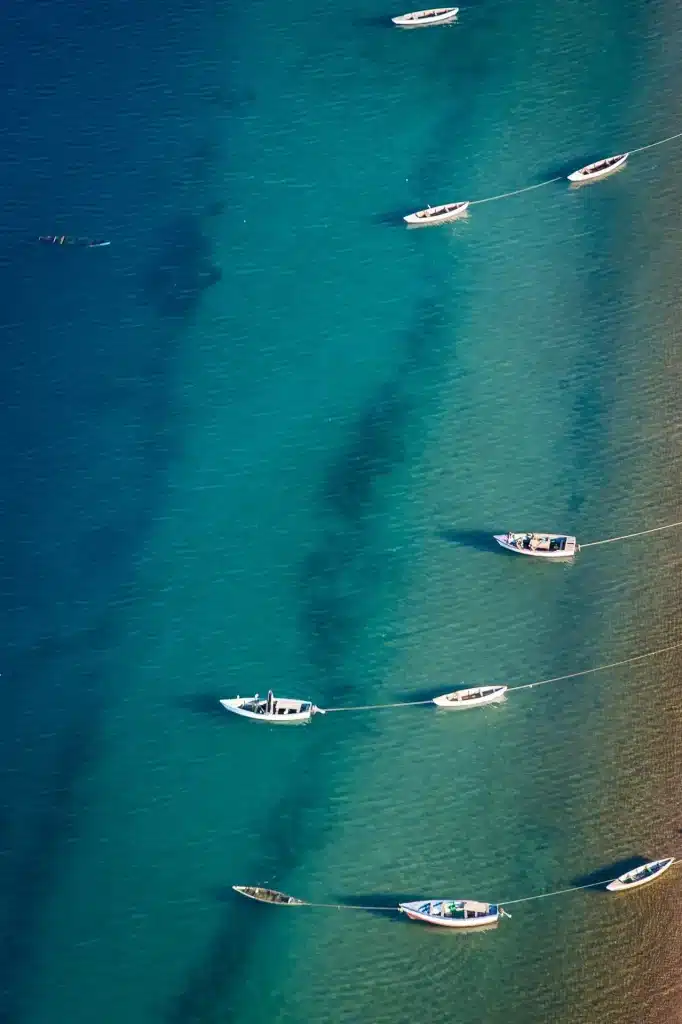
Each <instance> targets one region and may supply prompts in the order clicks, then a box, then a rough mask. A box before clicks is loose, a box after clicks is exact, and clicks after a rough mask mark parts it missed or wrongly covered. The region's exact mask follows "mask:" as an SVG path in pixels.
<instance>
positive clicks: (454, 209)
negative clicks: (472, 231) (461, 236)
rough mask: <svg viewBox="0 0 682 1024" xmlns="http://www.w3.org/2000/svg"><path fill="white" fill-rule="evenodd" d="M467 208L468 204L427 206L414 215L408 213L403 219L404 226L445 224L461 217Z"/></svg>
mask: <svg viewBox="0 0 682 1024" xmlns="http://www.w3.org/2000/svg"><path fill="white" fill-rule="evenodd" d="M468 207H469V203H468V202H467V203H445V204H444V205H443V206H427V208H426V209H425V210H417V212H416V213H408V215H407V217H403V220H404V221H405V223H406V224H409V225H411V226H413V225H415V224H418V225H419V226H420V227H426V225H427V224H428V225H434V226H435V225H436V224H447V223H448V221H451V220H456V219H457V218H458V217H462V216H463V215H464V214H465V213H466V212H467V209H468Z"/></svg>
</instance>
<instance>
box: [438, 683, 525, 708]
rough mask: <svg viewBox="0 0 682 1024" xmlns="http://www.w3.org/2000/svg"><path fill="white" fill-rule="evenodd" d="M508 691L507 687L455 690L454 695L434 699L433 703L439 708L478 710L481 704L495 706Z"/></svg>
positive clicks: (478, 687) (479, 687)
mask: <svg viewBox="0 0 682 1024" xmlns="http://www.w3.org/2000/svg"><path fill="white" fill-rule="evenodd" d="M507 690H508V687H507V686H470V687H469V689H467V690H453V692H452V693H444V694H443V695H442V696H440V697H434V698H433V703H434V704H437V705H438V707H439V708H450V709H461V708H476V707H479V706H480V705H481V704H493V703H494V702H495V701H497V700H503V699H504V695H505V693H506V692H507Z"/></svg>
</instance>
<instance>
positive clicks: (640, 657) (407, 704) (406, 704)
mask: <svg viewBox="0 0 682 1024" xmlns="http://www.w3.org/2000/svg"><path fill="white" fill-rule="evenodd" d="M680 647H682V640H680V641H678V642H677V643H675V644H669V645H668V646H667V647H659V648H657V649H656V650H655V651H647V652H646V654H635V655H634V656H633V657H632V658H624V659H623V660H622V661H611V662H609V663H608V664H607V665H597V666H596V668H583V669H581V670H580V671H579V672H569V673H568V674H567V675H564V676H552V677H551V678H549V679H538V680H537V682H535V683H521V684H520V685H519V686H510V687H508V689H507V693H516V692H517V690H532V689H534V687H536V686H547V685H548V683H562V682H564V681H565V680H567V679H578V678H580V676H589V675H592V674H593V673H594V672H606V670H607V669H610V668H622V667H623V665H632V664H634V663H635V662H636V661H644V660H645V659H646V658H655V657H656V656H657V655H658V654H666V653H667V652H668V651H676V650H678V649H679V648H680ZM478 685H479V686H500V685H502V684H500V683H479V684H478ZM473 688H474V689H475V687H473ZM420 704H433V699H429V700H400V701H396V702H395V703H393V704H358V705H356V706H355V707H350V708H324V711H325V713H326V714H330V713H333V712H339V711H379V710H381V709H383V708H414V707H418V706H419V705H420Z"/></svg>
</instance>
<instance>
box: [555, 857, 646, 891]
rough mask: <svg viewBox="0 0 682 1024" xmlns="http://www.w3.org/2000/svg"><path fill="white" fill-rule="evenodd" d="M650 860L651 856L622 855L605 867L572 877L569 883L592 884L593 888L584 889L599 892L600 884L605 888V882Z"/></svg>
mask: <svg viewBox="0 0 682 1024" xmlns="http://www.w3.org/2000/svg"><path fill="white" fill-rule="evenodd" d="M650 860H651V857H643V856H641V855H640V856H638V855H635V856H633V857H623V859H622V860H616V861H613V862H612V863H611V864H608V865H607V866H606V867H601V868H597V870H596V871H590V872H589V874H586V875H579V876H578V877H577V878H572V879H571V885H576V886H577V885H580V886H588V885H590V886H593V888H592V889H586V890H585V891H586V892H588V893H589V892H593V893H601V892H602V889H600V886H601V885H603V886H604V888H606V883H607V882H610V881H611V880H612V879H614V878H618V876H619V875H624V874H625V873H626V872H627V871H632V870H634V868H639V867H641V866H642V865H643V864H648V863H649V861H650Z"/></svg>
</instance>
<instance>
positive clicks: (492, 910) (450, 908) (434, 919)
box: [398, 900, 511, 928]
mask: <svg viewBox="0 0 682 1024" xmlns="http://www.w3.org/2000/svg"><path fill="white" fill-rule="evenodd" d="M398 910H399V911H400V912H401V913H402V914H407V916H408V917H409V919H410V921H422V922H423V923H424V924H437V925H440V926H441V927H443V928H480V927H481V926H482V925H491V924H497V922H498V921H499V919H500V918H501V917H510V916H511V915H510V914H507V913H506V911H504V910H503V909H502V907H499V906H497V904H495V903H478V902H477V901H476V900H426V901H424V900H414V902H412V903H399V904H398Z"/></svg>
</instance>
